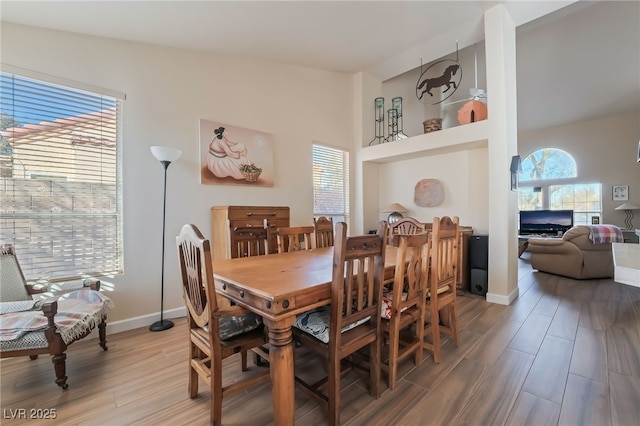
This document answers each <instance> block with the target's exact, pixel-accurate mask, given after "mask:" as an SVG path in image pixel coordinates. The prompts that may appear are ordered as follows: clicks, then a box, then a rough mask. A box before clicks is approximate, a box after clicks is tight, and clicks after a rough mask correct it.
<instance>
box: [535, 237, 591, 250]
mask: <svg viewBox="0 0 640 426" xmlns="http://www.w3.org/2000/svg"><path fill="white" fill-rule="evenodd" d="M527 250H528V251H529V252H530V253H543V254H566V253H571V252H575V251H579V249H578V247H576V245H575V244H572V243H570V242H568V241H565V240H563V239H561V238H529V246H528V248H527Z"/></svg>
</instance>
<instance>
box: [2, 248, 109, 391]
mask: <svg viewBox="0 0 640 426" xmlns="http://www.w3.org/2000/svg"><path fill="white" fill-rule="evenodd" d="M84 285H85V286H86V287H87V288H83V289H80V290H73V291H70V292H66V293H64V294H62V295H59V296H57V297H54V298H49V299H37V298H36V299H34V298H33V297H32V296H33V295H34V294H38V293H43V292H44V291H43V290H38V289H34V288H33V287H32V286H31V285H29V284H27V282H26V280H25V277H24V274H23V273H22V269H21V268H20V264H19V263H18V259H17V257H16V253H15V249H14V247H13V246H12V245H6V246H0V295H1V298H0V357H1V358H12V357H18V356H29V357H30V358H31V359H35V358H37V357H38V355H41V354H48V355H51V360H52V362H53V365H54V370H55V374H56V384H58V386H60V387H61V388H62V389H66V388H67V387H68V385H67V376H66V358H67V354H66V353H65V351H66V350H67V347H68V346H69V345H70V344H71V343H73V342H75V341H77V340H80V339H82V338H84V337H85V336H87V335H89V334H90V333H91V331H92V330H93V329H95V328H96V327H97V328H98V330H99V333H98V334H99V337H100V341H99V344H100V346H101V347H102V348H103V349H104V350H105V351H106V350H107V342H106V320H107V312H106V311H107V309H108V308H110V307H112V302H111V300H110V299H109V298H108V297H106V296H104V295H103V294H102V293H100V292H99V291H98V290H99V289H100V281H99V280H96V279H88V280H85V283H84Z"/></svg>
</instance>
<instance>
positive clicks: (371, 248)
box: [329, 222, 386, 346]
mask: <svg viewBox="0 0 640 426" xmlns="http://www.w3.org/2000/svg"><path fill="white" fill-rule="evenodd" d="M379 227H380V229H379V234H376V235H373V234H371V235H359V236H353V237H347V225H346V224H345V223H344V222H338V224H337V225H336V238H335V246H334V250H333V274H332V277H333V278H332V282H331V315H332V318H331V323H330V324H331V325H330V330H329V342H330V343H329V345H330V346H331V344H334V345H336V346H340V344H341V337H342V333H341V330H342V329H343V328H344V327H346V326H350V325H352V324H356V323H358V322H361V321H368V320H370V322H371V324H372V327H376V328H379V327H380V301H381V298H382V278H383V276H384V255H385V243H384V238H383V236H384V235H385V229H384V228H385V227H386V223H385V222H381V224H380V226H379ZM376 323H377V325H376Z"/></svg>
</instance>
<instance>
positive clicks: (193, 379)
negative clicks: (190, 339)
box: [189, 343, 199, 398]
mask: <svg viewBox="0 0 640 426" xmlns="http://www.w3.org/2000/svg"><path fill="white" fill-rule="evenodd" d="M197 357H199V351H198V348H196V347H195V346H194V344H193V343H190V344H189V398H195V397H196V396H198V372H197V371H196V369H195V368H193V364H192V363H193V362H194V360H195V359H196V358H197Z"/></svg>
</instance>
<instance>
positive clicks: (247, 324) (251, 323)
mask: <svg viewBox="0 0 640 426" xmlns="http://www.w3.org/2000/svg"><path fill="white" fill-rule="evenodd" d="M261 325H262V317H261V316H260V315H257V314H254V313H253V312H248V313H246V314H243V315H233V316H228V317H222V318H220V330H219V331H220V339H221V340H227V339H230V338H232V337H234V336H238V335H240V334H242V333H247V332H249V331H251V330H255V329H256V328H258V327H260V326H261ZM203 329H204V330H205V331H206V332H207V333H208V332H209V326H208V325H205V326H204V327H203Z"/></svg>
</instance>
